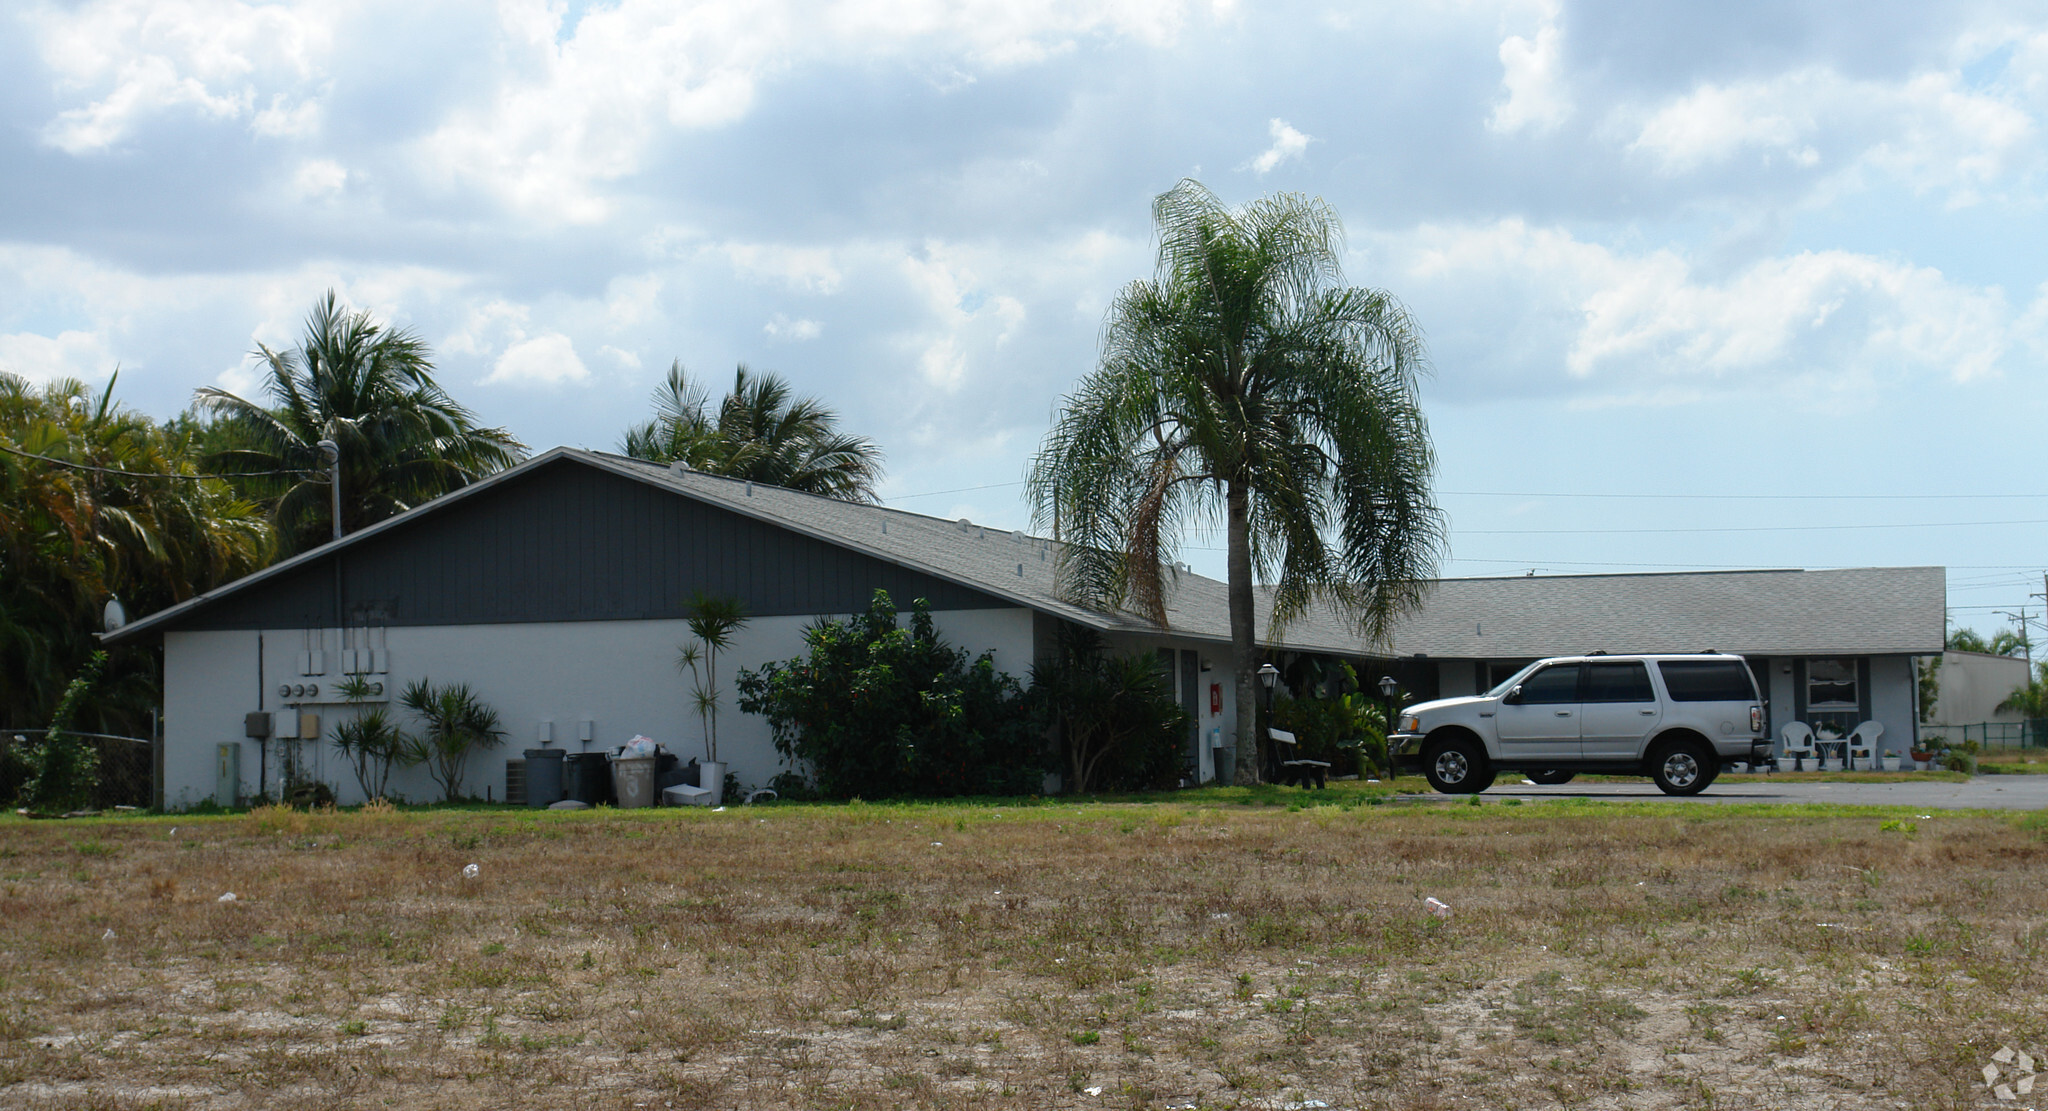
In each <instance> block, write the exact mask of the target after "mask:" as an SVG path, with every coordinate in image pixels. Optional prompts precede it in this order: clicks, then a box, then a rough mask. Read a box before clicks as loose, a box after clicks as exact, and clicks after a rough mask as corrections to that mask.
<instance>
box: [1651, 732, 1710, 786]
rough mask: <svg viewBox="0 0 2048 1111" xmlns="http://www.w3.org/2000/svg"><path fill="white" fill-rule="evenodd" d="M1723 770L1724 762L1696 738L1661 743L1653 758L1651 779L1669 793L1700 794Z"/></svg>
mask: <svg viewBox="0 0 2048 1111" xmlns="http://www.w3.org/2000/svg"><path fill="white" fill-rule="evenodd" d="M1720 773H1721V761H1720V760H1718V759H1716V758H1715V756H1714V754H1713V753H1711V752H1709V751H1708V750H1707V746H1705V745H1703V744H1700V743H1699V742H1697V741H1673V742H1671V743H1670V744H1666V745H1660V746H1658V748H1657V751H1656V752H1655V753H1654V754H1653V755H1651V757H1650V778H1651V779H1654V780H1656V781H1657V789H1658V790H1660V791H1662V792H1664V793H1665V794H1667V795H1697V794H1699V793H1700V792H1701V791H1704V790H1706V789H1707V784H1709V783H1712V782H1713V781H1714V777H1715V776H1717V775H1719V774H1720Z"/></svg>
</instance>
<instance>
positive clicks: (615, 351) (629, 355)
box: [597, 343, 640, 370]
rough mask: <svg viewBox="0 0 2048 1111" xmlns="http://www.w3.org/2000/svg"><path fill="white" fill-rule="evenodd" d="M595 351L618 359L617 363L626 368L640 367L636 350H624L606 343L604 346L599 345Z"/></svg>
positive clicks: (635, 368)
mask: <svg viewBox="0 0 2048 1111" xmlns="http://www.w3.org/2000/svg"><path fill="white" fill-rule="evenodd" d="M597 353H598V354H600V355H609V356H611V357H612V358H614V359H616V360H618V363H619V365H620V366H622V367H625V368H626V369H627V370H639V369H640V356H639V354H638V353H637V352H633V351H624V350H621V349H619V348H617V347H613V346H612V345H611V344H609V343H607V344H605V345H604V346H602V347H599V348H598V349H597Z"/></svg>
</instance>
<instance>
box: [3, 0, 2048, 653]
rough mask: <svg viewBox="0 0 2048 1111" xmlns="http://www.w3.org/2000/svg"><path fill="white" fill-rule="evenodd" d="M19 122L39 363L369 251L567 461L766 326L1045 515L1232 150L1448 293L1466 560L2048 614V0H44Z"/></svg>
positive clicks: (755, 354) (515, 426)
mask: <svg viewBox="0 0 2048 1111" xmlns="http://www.w3.org/2000/svg"><path fill="white" fill-rule="evenodd" d="M0 114H4V116H0V120H4V126H0V367H5V368H7V369H10V370H13V371H15V372H17V373H21V374H25V375H27V376H29V377H31V378H36V379H44V378H48V377H52V376H57V375H76V376H79V377H83V378H86V379H88V380H93V381H103V380H104V379H105V378H106V377H107V375H108V374H109V373H110V372H111V371H112V370H113V368H114V367H115V366H116V364H118V365H119V366H120V367H121V385H120V396H121V397H122V398H124V399H125V400H127V401H128V402H130V403H131V404H134V405H136V406H138V407H140V408H142V409H145V410H147V411H149V412H152V413H155V414H157V415H159V416H169V415H171V414H173V413H175V412H177V411H179V410H180V409H182V408H183V407H184V406H185V405H186V403H187V402H188V400H189V398H190V396H191V393H192V390H193V389H194V388H195V387H198V386H203V385H224V386H227V387H229V388H233V389H249V388H252V387H253V384H254V378H253V376H252V374H251V367H250V363H249V362H248V360H247V359H246V357H245V355H246V352H248V351H249V350H250V349H251V348H252V347H253V346H254V345H255V344H256V343H258V342H264V343H270V344H284V343H289V342H290V341H291V340H292V338H293V336H294V335H295V333H296V331H297V329H298V326H299V323H300V321H301V320H302V319H303V317H304V316H305V313H306V311H307V309H308V308H309V307H310V305H311V304H312V302H313V300H314V299H315V298H316V297H317V296H319V295H320V293H321V292H322V291H323V290H325V289H327V288H330V287H332V288H335V289H337V290H339V291H340V293H341V294H342V295H343V296H344V297H345V298H347V299H348V300H349V301H351V302H352V303H354V304H356V305H359V306H364V307H368V308H371V309H373V310H375V311H376V312H378V313H379V314H381V315H383V316H385V317H387V318H388V319H391V320H394V321H396V322H399V323H401V324H403V325H406V326H408V327H411V328H414V329H416V330H417V331H418V332H419V333H420V334H421V335H422V336H424V337H425V338H426V339H427V340H428V341H429V342H430V343H431V344H432V345H433V347H434V349H435V351H436V353H437V356H438V361H439V365H440V367H441V368H442V377H443V381H444V383H446V384H447V385H448V386H449V387H450V388H451V389H452V390H453V391H454V392H455V393H456V394H457V396H458V397H459V398H461V399H462V400H463V401H465V402H466V403H468V404H469V405H470V406H471V407H472V408H474V409H475V410H476V411H477V412H478V413H479V414H480V416H481V417H482V418H483V419H484V420H485V421H487V422H490V423H497V424H503V425H506V426H508V427H509V428H511V429H512V430H513V432H514V433H516V434H517V435H518V436H519V437H520V438H522V439H523V440H525V441H526V442H527V443H528V444H529V445H531V446H532V447H534V448H536V449H540V448H546V447H550V446H553V445H556V444H572V445H582V446H588V447H596V448H611V447H614V446H615V445H616V443H617V441H618V438H619V434H620V431H621V430H622V429H623V428H624V427H625V426H626V425H627V424H628V423H630V422H632V421H635V420H638V419H641V418H643V417H644V416H645V415H646V412H647V406H646V402H645V399H646V397H647V395H648V393H649V392H650V391H651V389H652V388H653V386H654V385H655V383H656V382H657V381H658V380H659V378H660V376H661V374H662V372H663V371H664V370H665V369H666V367H667V366H668V365H669V362H670V361H671V360H672V359H678V358H680V359H681V360H682V361H683V363H684V364H685V365H686V366H687V367H689V368H690V369H692V370H693V371H697V372H701V373H703V374H706V375H709V376H712V377H715V378H721V379H722V378H726V377H727V376H729V375H730V373H731V371H732V368H733V366H734V365H735V364H737V363H740V362H745V363H747V364H749V365H750V366H752V367H754V368H756V369H763V370H774V371H778V372H780V373H782V374H784V375H786V376H787V377H789V378H790V379H792V380H794V381H795V382H796V383H797V384H798V385H799V387H800V388H802V389H804V390H806V391H809V392H814V393H816V394H818V395H820V396H822V397H823V398H825V399H826V400H827V401H828V402H829V403H831V404H832V405H834V406H835V407H837V408H838V410H839V411H840V412H841V414H842V416H843V417H844V420H845V423H846V424H847V425H848V426H849V427H850V429H852V430H854V431H858V432H861V433H864V434H867V435H870V436H872V437H874V438H875V439H877V440H878V441H880V442H881V443H882V444H883V445H884V447H885V448H886V450H887V452H888V456H889V478H888V481H887V483H886V485H885V487H884V492H885V494H887V495H888V497H889V499H890V501H891V502H892V504H896V505H899V506H902V507H904V508H909V509H916V510H919V511H923V512H929V513H934V514H939V515H943V516H948V517H971V518H973V519H975V520H977V521H984V522H988V523H990V524H995V525H1001V526H1004V527H1017V526H1022V525H1025V524H1027V523H1028V514H1027V512H1026V510H1025V508H1024V506H1023V505H1022V503H1021V502H1020V501H1019V498H1018V487H1017V485H1016V481H1017V479H1018V478H1019V476H1020V475H1021V473H1022V471H1023V469H1024V467H1025V465H1026V462H1027V461H1028V459H1029V458H1030V456H1031V453H1032V451H1033V450H1034V448H1035V446H1036V445H1037V443H1038V440H1039V438H1040V437H1041V436H1042V435H1043V434H1044V432H1045V429H1046V427H1047V424H1048V422H1049V419H1050V416H1051V413H1052V411H1053V408H1054V406H1055V404H1056V403H1057V402H1058V400H1059V398H1060V397H1061V395H1062V394H1063V393H1064V392H1065V391H1066V390H1068V389H1069V388H1070V387H1071V386H1072V384H1073V382H1074V381H1075V379H1076V378H1077V377H1078V376H1079V375H1081V374H1083V373H1084V372H1086V371H1087V370H1088V369H1089V368H1090V366H1091V365H1092V363H1093V359H1094V354H1095V341H1096V335H1097V331H1098V329H1099V327H1100V324H1101V320H1102V314H1103V310H1104V308H1105V306H1106V305H1107V304H1108V302H1109V300H1110V298H1111V297H1112V296H1113V295H1114V293H1115V291H1116V290H1117V289H1118V288H1119V287H1120V286H1121V285H1122V284H1123V283H1125V282H1128V281H1130V280H1132V279H1134V278H1138V277H1141V276H1144V275H1145V274H1147V273H1148V272H1149V271H1150V268H1151V264H1152V244H1151V242H1150V228H1149V224H1148V215H1149V210H1148V206H1149V203H1150V200H1151V198H1152V197H1153V196H1154V195H1156V194H1157V193H1159V192H1161V191H1163V190H1165V189H1167V188H1169V187H1171V186H1172V185H1173V184H1174V182H1175V181H1177V180H1179V179H1181V178H1183V177H1194V178H1197V179H1199V180H1201V181H1202V182H1204V183H1206V184H1207V185H1209V186H1210V187H1211V188H1213V189H1214V190H1216V191H1217V192H1218V193H1219V194H1221V195H1222V196H1224V197H1225V199H1227V200H1230V201H1232V202H1237V201H1242V200H1246V199H1249V198H1252V197H1256V196H1258V195H1260V194H1263V193H1268V192H1274V191H1282V190H1292V191H1300V192H1305V193H1312V194H1318V195H1321V196H1322V197H1325V198H1327V199H1328V200H1329V201H1330V202H1332V203H1333V204H1334V205H1335V206H1336V207H1337V209H1338V210H1339V211H1340V212H1341V213H1342V214H1343V215H1344V217H1345V221H1346V226H1347V229H1348V232H1349V237H1350V238H1349V251H1348V257H1347V268H1348V277H1349V279H1350V280H1351V281H1352V282H1354V283H1356V284H1361V285H1372V286H1381V287H1385V288H1387V289H1390V290H1392V291H1393V292H1394V293H1395V294H1397V295H1398V296H1400V297H1401V298H1402V299H1404V300H1405V301H1406V302H1407V303H1408V304H1409V305H1410V307H1411V308H1412V309H1413V310H1414V311H1415V312H1416V314H1417V315H1418V316H1419V317H1420V319H1421V321H1422V323H1423V325H1424V326H1425V328H1426V329H1427V332H1428V335H1429V339H1430V346H1431V352H1432V355H1433V358H1434V362H1435V373H1434V376H1433V377H1432V378H1431V379H1430V380H1429V381H1428V382H1427V383H1426V385H1425V387H1424V395H1425V400H1426V403H1427V406H1428V411H1429V414H1430V419H1431V421H1432V428H1433V432H1434V435H1435V439H1436V445H1437V448H1438V451H1439V453H1440V455H1441V463H1442V466H1441V476H1440V488H1441V491H1442V501H1443V503H1444V505H1445V507H1446V508H1447V509H1448V511H1449V512H1450V514H1451V518H1452V522H1453V526H1454V532H1453V538H1452V541H1453V546H1452V556H1453V560H1452V562H1451V564H1450V565H1449V567H1448V568H1447V571H1448V572H1450V573H1453V574H1518V573H1523V572H1527V571H1530V570H1536V571H1538V572H1539V573H1575V572H1587V571H1603V570H1616V571H1639V570H1661V569H1678V568H1720V567H1759V566H1763V567H1830V566H1849V565H1870V564H1908V563H1911V564H1920V563H1933V564H1942V565H1946V566H1947V567H1949V568H1950V573H1949V574H1950V577H1949V582H1950V601H1951V604H1952V606H1953V607H1954V608H1953V618H1954V620H1956V621H1957V622H1959V623H1960V624H1963V625H1971V626H1975V627H1978V628H1980V629H1983V630H1986V631H1989V630H1991V629H1993V628H1996V627H1998V626H1999V625H2000V624H2002V623H2003V621H2004V619H2003V618H2001V617H1998V616H1996V614H1995V612H1994V611H1996V610H2000V609H2009V610H2016V609H2018V608H2019V607H2020V606H2021V605H2023V604H2024V605H2029V606H2031V607H2032V608H2034V609H2035V610H2036V612H2038V611H2039V607H2040V604H2041V603H2040V600H2038V599H2032V600H2030V599H2029V598H2028V595H2029V594H2030V593H2036V592H2040V591H2042V590H2043V589H2044V586H2043V581H2042V578H2041V571H2042V569H2043V566H2044V561H2048V493H2044V492H2043V486H2042V484H2041V482H2040V481H2039V480H2038V478H2037V477H2036V475H2035V473H2034V472H2033V471H2032V465H2033V464H2035V463H2036V462H2037V461H2038V459H2039V458H2040V452H2039V451H2038V449H2037V445H2038V444H2039V443H2040V441H2041V440H2042V438H2043V437H2044V436H2048V406H2044V404H2043V388H2042V387H2043V384H2044V381H2043V359H2044V354H2048V286H2044V279H2048V273H2044V262H2043V259H2044V252H2043V248H2044V246H2048V207H2044V201H2048V191H2044V185H2048V173H2044V170H2048V6H2043V5H2041V4H2032V5H2028V4H2000V3H1995V2H1983V3H1977V2H1971V0H1961V2H1953V3H1943V4H1929V3H1926V2H1924V0H1914V2H1890V0H1862V2H1859V3H1854V4H1850V3H1841V4H1816V3H1803V2H1800V0H1762V2H1749V0H1729V2H1726V3H1720V4H1712V5H1707V4H1699V3H1659V2H1651V0H1602V2H1594V3H1558V2H1544V0H1446V2H1443V3H1436V4H1426V3H1408V4H1386V5H1364V4H1317V3H1299V4H1291V3H1273V4H1258V3H1228V2H1224V3H1211V4H1182V3H1176V2H1173V0H1133V2H1131V3H1125V4H1120V5H1094V4H1083V3H1073V2H1063V0H1051V2H1047V3H1043V4H1018V3H1012V2H1009V0H965V2H962V3H957V4H941V3H936V2H930V0H892V2H883V0H847V2H842V3H819V4H793V3H784V2H782V0H744V2H740V0H708V2H703V3H682V2H654V0H618V2H607V3H566V4H565V3H561V2H559V0H557V2H553V3H549V2H546V0H499V2H497V3H488V2H473V3H464V2H460V0H453V2H442V3H434V4H421V3H418V2H417V0H407V2H380V0H365V2H355V3H351V2H343V0H310V2H304V3H293V2H281V3H267V4H266V3H248V2H236V0H103V2H102V0H73V2H61V3H57V2H51V3H39V2H36V0H16V2H14V3H11V4H9V5H7V6H6V10H5V12H4V13H0ZM1216 543H1217V541H1216V540H1215V539H1214V538H1212V537H1210V536H1207V535H1202V534H1196V535H1192V536H1190V537H1189V538H1188V544H1189V546H1188V547H1187V548H1185V549H1184V552H1185V555H1186V557H1187V558H1189V559H1190V560H1191V562H1193V563H1195V564H1196V566H1197V567H1198V568H1200V569H1203V570H1206V571H1210V572H1211V573H1215V572H1216V571H1218V570H1220V566H1221V558H1220V553H1218V552H1216V551H1215V550H1214V549H1213V545H1215V544H1216Z"/></svg>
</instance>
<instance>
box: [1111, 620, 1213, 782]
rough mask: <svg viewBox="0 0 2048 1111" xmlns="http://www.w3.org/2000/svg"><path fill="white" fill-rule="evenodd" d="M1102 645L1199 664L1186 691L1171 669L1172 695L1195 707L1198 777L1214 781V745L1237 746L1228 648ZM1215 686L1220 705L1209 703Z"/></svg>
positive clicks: (1181, 643)
mask: <svg viewBox="0 0 2048 1111" xmlns="http://www.w3.org/2000/svg"><path fill="white" fill-rule="evenodd" d="M1105 646H1106V647H1107V648H1108V650H1109V651H1112V652H1120V653H1129V652H1142V653H1154V652H1159V651H1161V650H1164V651H1169V652H1172V653H1173V654H1174V657H1175V659H1176V661H1178V660H1179V659H1180V656H1181V653H1183V652H1192V653H1194V654H1195V656H1196V658H1197V660H1198V663H1197V665H1196V669H1195V672H1194V674H1195V685H1194V690H1193V691H1189V690H1187V689H1186V686H1185V684H1186V682H1187V676H1186V674H1185V673H1184V672H1183V670H1182V668H1181V667H1180V666H1179V664H1178V663H1176V665H1175V667H1174V680H1173V681H1174V694H1175V696H1176V697H1178V698H1179V699H1180V701H1181V703H1182V704H1183V705H1186V704H1187V703H1188V701H1189V699H1188V695H1189V694H1192V695H1193V702H1194V705H1195V727H1196V729H1197V730H1198V734H1197V735H1198V737H1199V742H1198V744H1197V746H1196V752H1197V762H1198V767H1197V774H1198V776H1199V777H1200V779H1201V781H1202V782H1204V783H1207V782H1208V781H1210V780H1212V779H1214V778H1216V759H1215V748H1216V746H1217V745H1230V746H1235V745H1236V744H1237V678H1236V676H1237V672H1236V669H1234V668H1232V667H1231V666H1230V646H1229V645H1226V644H1216V643H1213V642H1210V641H1198V640H1184V639H1176V638H1171V637H1145V636H1112V637H1109V638H1107V640H1106V641H1105ZM1211 687H1216V688H1218V689H1217V690H1216V692H1215V693H1216V695H1217V696H1218V697H1219V698H1220V699H1221V701H1220V708H1217V709H1213V710H1212V709H1211V707H1212V706H1219V703H1216V702H1212V701H1211V700H1210V688H1211ZM1238 759H1239V760H1243V759H1244V755H1243V749H1242V748H1240V749H1239V750H1238Z"/></svg>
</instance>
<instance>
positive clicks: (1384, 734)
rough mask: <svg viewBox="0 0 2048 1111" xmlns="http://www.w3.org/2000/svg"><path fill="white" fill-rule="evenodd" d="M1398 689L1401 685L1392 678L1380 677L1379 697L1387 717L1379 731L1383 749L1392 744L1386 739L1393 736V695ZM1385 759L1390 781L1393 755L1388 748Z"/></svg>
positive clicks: (1392, 773)
mask: <svg viewBox="0 0 2048 1111" xmlns="http://www.w3.org/2000/svg"><path fill="white" fill-rule="evenodd" d="M1400 689H1401V684H1400V683H1399V682H1398V681H1397V680H1395V678H1394V677H1393V676H1391V675H1382V676H1380V696H1381V697H1382V698H1385V699H1386V700H1387V716H1386V717H1384V718H1382V719H1381V729H1380V743H1381V745H1382V746H1383V747H1384V746H1390V745H1391V744H1392V743H1393V742H1391V741H1389V740H1388V739H1387V738H1389V737H1392V736H1393V735H1394V695H1395V694H1396V693H1397V692H1399V691H1400ZM1386 757H1387V778H1388V779H1389V780H1392V779H1393V778H1394V753H1393V750H1392V749H1391V748H1390V747H1389V748H1388V750H1387V753H1386Z"/></svg>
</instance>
